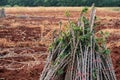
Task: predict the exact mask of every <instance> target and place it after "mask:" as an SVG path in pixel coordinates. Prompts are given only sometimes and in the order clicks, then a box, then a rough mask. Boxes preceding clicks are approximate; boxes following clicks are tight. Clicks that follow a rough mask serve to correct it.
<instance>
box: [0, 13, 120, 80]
mask: <svg viewBox="0 0 120 80" xmlns="http://www.w3.org/2000/svg"><path fill="white" fill-rule="evenodd" d="M8 14H9V15H8ZM24 14H27V15H26V16H24ZM15 15H19V16H15ZM33 15H36V16H38V17H35V16H33ZM78 16H79V12H77V11H72V12H71V17H70V19H72V20H74V21H77V17H78ZM97 16H98V17H99V18H100V19H99V22H100V25H99V26H98V27H97V31H99V30H105V29H108V30H109V31H110V32H111V35H110V37H109V39H108V45H109V46H108V47H109V48H110V50H111V56H112V60H113V65H114V68H115V72H116V76H117V79H118V80H119V79H120V19H119V17H120V12H104V11H98V12H97ZM59 21H62V22H63V26H65V25H66V24H67V18H66V17H65V16H64V12H62V11H61V12H60V11H58V12H53V11H47V12H40V13H37V12H31V13H27V12H17V13H14V12H7V17H6V18H2V19H0V80H38V79H39V77H40V74H41V72H42V70H43V67H44V65H45V61H46V58H47V55H48V51H47V48H48V46H49V44H50V43H51V42H52V32H53V31H54V30H55V29H56V30H59V26H58V24H59ZM99 22H98V23H99ZM112 29H116V31H112Z"/></svg>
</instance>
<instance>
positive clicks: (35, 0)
mask: <svg viewBox="0 0 120 80" xmlns="http://www.w3.org/2000/svg"><path fill="white" fill-rule="evenodd" d="M92 3H95V4H96V6H120V0H0V6H5V5H11V6H15V5H18V6H90V5H91V4H92Z"/></svg>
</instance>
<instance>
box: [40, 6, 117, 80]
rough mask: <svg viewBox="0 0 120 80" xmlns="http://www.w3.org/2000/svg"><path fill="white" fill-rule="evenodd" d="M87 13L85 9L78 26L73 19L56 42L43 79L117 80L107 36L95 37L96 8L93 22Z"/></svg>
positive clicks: (92, 11) (41, 79) (43, 73)
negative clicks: (107, 45) (86, 15)
mask: <svg viewBox="0 0 120 80" xmlns="http://www.w3.org/2000/svg"><path fill="white" fill-rule="evenodd" d="M86 12H87V8H85V9H83V10H82V12H81V14H80V18H79V19H78V24H77V25H76V24H75V23H73V22H72V21H70V20H69V28H68V30H66V32H62V31H60V34H59V36H58V38H56V39H55V40H54V41H53V43H52V44H51V46H50V48H49V50H50V54H49V56H48V58H47V63H46V65H45V67H44V70H43V72H42V74H41V76H40V80H116V76H115V72H114V69H113V65H112V61H111V57H110V54H109V53H110V51H109V49H107V47H106V36H105V34H104V33H103V32H101V33H100V35H101V37H96V36H95V22H94V21H95V13H96V9H95V7H94V5H93V6H92V8H91V14H90V19H88V18H87V17H85V14H86Z"/></svg>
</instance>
